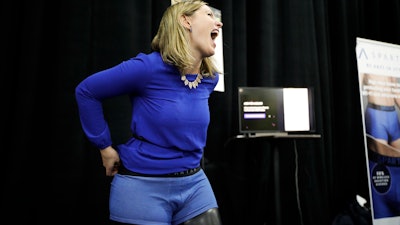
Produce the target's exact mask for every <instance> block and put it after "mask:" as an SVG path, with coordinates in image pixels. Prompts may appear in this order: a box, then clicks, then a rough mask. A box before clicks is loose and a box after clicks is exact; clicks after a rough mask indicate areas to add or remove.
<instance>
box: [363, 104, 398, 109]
mask: <svg viewBox="0 0 400 225" xmlns="http://www.w3.org/2000/svg"><path fill="white" fill-rule="evenodd" d="M368 107H370V108H373V109H377V110H381V111H394V110H396V108H395V107H394V106H393V105H390V106H386V105H376V104H373V103H368Z"/></svg>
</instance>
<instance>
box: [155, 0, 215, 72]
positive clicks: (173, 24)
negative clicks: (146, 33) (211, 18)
mask: <svg viewBox="0 0 400 225" xmlns="http://www.w3.org/2000/svg"><path fill="white" fill-rule="evenodd" d="M203 5H208V3H206V2H204V1H201V0H185V1H180V2H177V3H174V4H173V5H171V6H169V7H168V8H167V10H166V11H165V12H164V14H163V16H162V18H161V22H160V26H159V27H158V31H157V34H156V36H154V38H153V41H152V42H151V48H152V49H153V50H154V51H158V52H160V54H161V57H162V58H163V61H164V62H166V63H168V64H172V65H175V66H176V67H177V68H178V70H179V72H180V74H181V75H184V73H185V71H186V70H189V69H190V68H192V66H193V64H192V62H193V59H194V57H193V56H192V54H191V51H190V50H191V49H190V45H189V44H188V43H189V38H190V36H189V34H188V32H187V30H186V28H185V27H184V26H183V25H182V24H181V23H180V17H181V16H182V15H185V16H192V15H193V14H194V13H195V12H196V11H197V10H198V9H199V8H201V7H202V6H203ZM215 72H219V71H218V69H217V67H216V66H215V64H214V61H213V58H212V56H210V57H206V58H204V59H203V61H202V63H201V66H200V73H201V74H202V75H203V76H206V77H207V76H211V77H214V73H215Z"/></svg>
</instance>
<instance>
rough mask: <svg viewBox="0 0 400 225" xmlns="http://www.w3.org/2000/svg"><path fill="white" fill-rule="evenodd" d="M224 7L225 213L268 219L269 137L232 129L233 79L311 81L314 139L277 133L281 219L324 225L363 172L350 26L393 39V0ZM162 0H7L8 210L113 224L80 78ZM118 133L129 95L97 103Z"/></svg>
mask: <svg viewBox="0 0 400 225" xmlns="http://www.w3.org/2000/svg"><path fill="white" fill-rule="evenodd" d="M209 3H210V6H212V7H215V8H218V9H220V10H221V11H222V21H223V23H224V27H223V51H224V69H225V92H215V93H214V94H213V95H212V97H211V99H210V107H211V124H210V128H209V138H208V142H207V147H206V149H205V161H204V165H205V170H206V173H208V175H209V178H210V180H211V182H212V185H213V187H214V190H215V194H216V196H217V199H218V202H219V205H220V210H221V216H222V219H223V223H224V224H225V225H228V224H240V225H243V224H245V225H247V224H252V225H264V224H275V222H276V221H277V220H278V218H277V217H276V214H275V210H276V207H275V200H276V197H277V196H276V193H277V192H276V190H275V189H274V187H275V186H274V179H273V173H274V171H275V170H274V168H273V162H274V160H275V159H274V155H273V154H272V152H273V151H272V147H271V146H272V145H271V143H270V142H268V141H263V140H259V139H257V140H249V139H240V140H239V139H235V138H234V137H235V135H237V134H238V110H237V108H238V107H237V87H239V86H290V87H303V86H307V87H308V86H311V87H314V91H315V106H316V119H317V130H318V133H320V134H321V135H322V138H320V139H316V140H299V141H296V143H294V142H292V141H291V140H287V141H281V142H279V143H278V145H279V149H280V154H279V156H280V161H279V163H280V164H279V165H280V190H279V193H280V195H279V198H278V199H280V205H281V208H282V210H281V213H282V214H281V215H282V216H281V221H282V224H289V221H295V222H294V223H293V222H292V223H290V224H299V225H303V224H305V225H330V224H331V223H332V221H333V218H334V217H335V216H336V215H338V214H339V213H340V212H342V211H343V210H344V209H345V208H346V207H347V205H348V204H349V202H351V201H353V200H354V198H355V195H356V194H359V195H361V196H363V197H365V198H367V199H369V196H368V181H367V170H366V159H365V150H364V140H363V131H362V119H361V111H360V109H361V107H360V95H359V91H358V75H357V64H356V56H355V45H356V37H362V38H367V39H372V40H377V41H382V42H388V43H393V44H400V19H399V18H400V1H399V0H385V1H380V0H365V1H362V0H353V1H348V0H302V1H292V0H268V1H265V0H252V1H246V0H232V1H218V0H212V1H211V0H210V1H209ZM168 5H170V1H168V0H147V1H140V0H118V1H107V0H97V1H94V0H92V1H90V0H70V1H61V2H60V1H40V0H39V1H20V0H16V1H5V2H4V3H3V4H2V7H1V16H2V20H1V23H2V31H3V32H2V37H3V38H2V40H3V42H2V43H3V44H2V46H3V47H2V51H1V54H2V56H3V57H2V58H3V60H2V66H1V68H0V71H1V77H2V87H3V88H2V93H3V94H2V96H3V101H2V107H1V108H2V112H3V114H2V115H3V126H2V127H3V133H2V134H3V135H2V140H3V151H2V153H3V155H2V156H3V157H2V162H3V178H4V179H3V185H2V187H3V188H2V201H1V202H2V206H3V215H4V216H3V220H7V221H8V222H7V224H33V223H40V224H72V223H77V222H81V223H86V224H109V221H108V191H109V184H110V181H111V178H109V177H106V176H105V172H104V169H103V167H102V164H101V159H100V154H99V152H98V150H97V149H95V148H93V147H92V146H91V145H90V144H89V143H88V142H87V140H86V138H85V137H84V135H83V132H82V130H81V127H80V124H79V118H78V114H77V108H76V103H75V98H74V88H75V86H76V85H77V84H78V83H79V82H80V81H81V80H82V79H84V78H85V77H87V76H88V75H90V74H91V73H94V72H96V71H99V70H102V69H105V68H108V67H111V66H113V65H115V64H117V63H119V62H121V61H122V60H126V59H128V58H130V57H133V56H135V55H136V54H137V53H139V52H149V51H150V42H151V39H152V37H153V35H154V34H155V33H156V30H157V27H158V23H159V21H160V18H161V16H162V12H163V11H164V10H165V8H166V7H167V6H168ZM105 111H106V114H107V117H108V119H109V121H110V126H111V129H112V135H113V138H114V142H115V143H121V142H123V141H125V140H126V139H127V138H128V137H129V130H128V127H129V122H130V110H129V105H128V101H127V99H126V97H120V98H116V99H113V100H110V101H107V102H105Z"/></svg>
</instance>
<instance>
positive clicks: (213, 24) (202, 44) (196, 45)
mask: <svg viewBox="0 0 400 225" xmlns="http://www.w3.org/2000/svg"><path fill="white" fill-rule="evenodd" d="M188 22H189V23H190V30H191V33H190V37H191V44H192V47H193V51H194V52H193V54H194V56H197V57H199V58H204V57H209V56H212V55H214V53H215V47H216V44H215V39H216V38H217V36H218V33H219V31H220V28H221V27H222V25H223V24H222V22H220V21H219V20H217V18H215V16H214V13H213V11H212V9H211V8H210V7H208V6H207V5H203V6H202V7H201V8H200V9H199V10H197V11H196V12H195V13H194V14H193V15H192V16H191V17H190V18H188Z"/></svg>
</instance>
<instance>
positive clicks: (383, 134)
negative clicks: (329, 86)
mask: <svg viewBox="0 0 400 225" xmlns="http://www.w3.org/2000/svg"><path fill="white" fill-rule="evenodd" d="M356 56H357V68H358V78H359V89H360V99H361V107H362V110H361V111H362V120H363V128H364V129H363V132H364V142H365V154H366V159H367V169H368V171H367V172H368V182H369V193H370V199H371V210H372V220H373V221H372V223H373V225H399V224H400V122H399V118H400V117H399V111H400V110H399V104H400V45H395V44H390V43H384V42H379V41H374V40H368V39H363V38H357V46H356Z"/></svg>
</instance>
